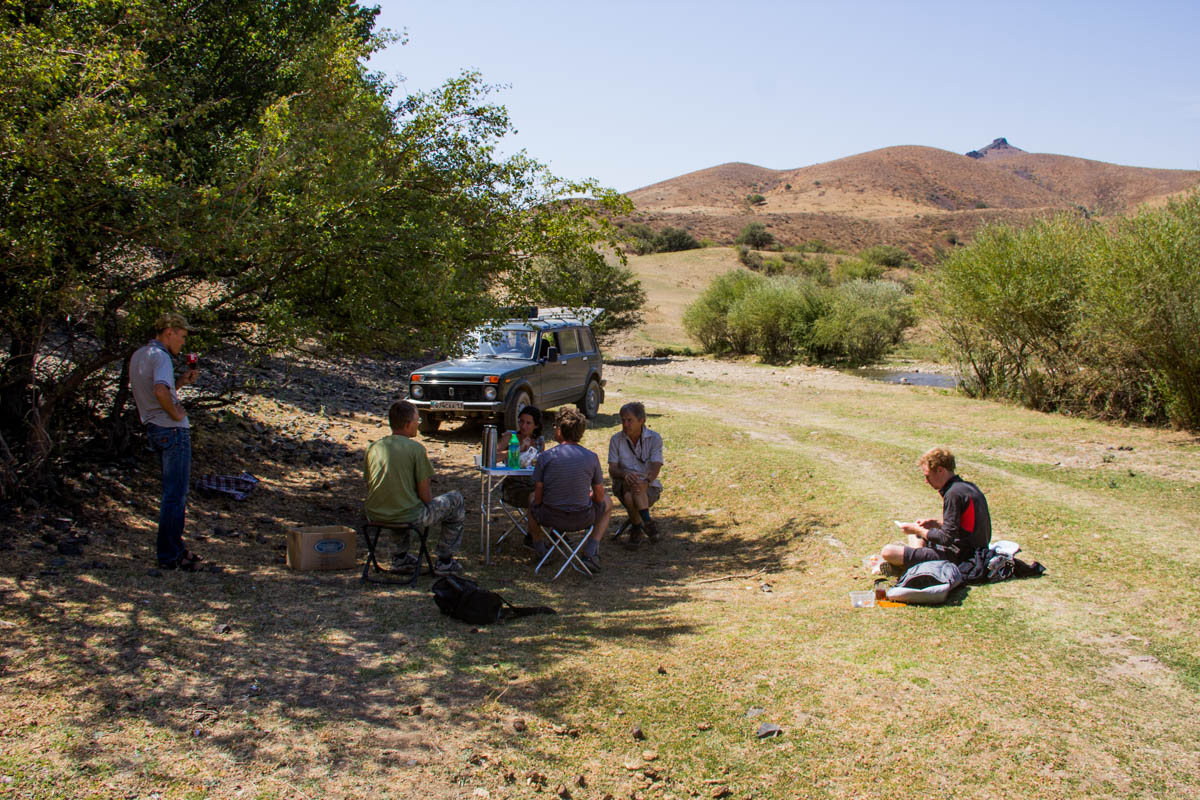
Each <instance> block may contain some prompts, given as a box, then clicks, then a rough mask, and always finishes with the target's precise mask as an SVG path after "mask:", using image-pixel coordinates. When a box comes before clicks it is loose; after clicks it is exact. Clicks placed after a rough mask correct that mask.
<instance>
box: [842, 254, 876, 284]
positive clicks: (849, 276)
mask: <svg viewBox="0 0 1200 800" xmlns="http://www.w3.org/2000/svg"><path fill="white" fill-rule="evenodd" d="M882 275H883V267H882V266H880V265H879V264H875V263H872V262H868V261H861V260H859V259H857V258H847V259H842V260H840V261H838V262H837V264H835V265H834V267H833V280H834V282H835V283H846V282H847V281H857V280H867V281H873V280H878V279H879V277H880V276H882Z"/></svg>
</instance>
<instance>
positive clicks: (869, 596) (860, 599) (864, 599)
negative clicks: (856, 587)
mask: <svg viewBox="0 0 1200 800" xmlns="http://www.w3.org/2000/svg"><path fill="white" fill-rule="evenodd" d="M850 605H851V606H853V607H854V608H873V607H874V606H875V590H874V589H872V590H869V591H866V592H851V593H850Z"/></svg>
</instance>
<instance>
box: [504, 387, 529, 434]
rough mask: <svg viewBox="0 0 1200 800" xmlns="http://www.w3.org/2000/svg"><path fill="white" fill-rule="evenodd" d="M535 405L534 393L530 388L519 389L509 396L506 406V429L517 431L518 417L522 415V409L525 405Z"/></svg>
mask: <svg viewBox="0 0 1200 800" xmlns="http://www.w3.org/2000/svg"><path fill="white" fill-rule="evenodd" d="M531 405H533V395H531V394H530V393H529V390H528V389H524V388H522V389H517V390H516V391H515V392H513V393H512V394H510V395H509V396H508V403H507V405H505V406H504V430H506V431H515V430H516V429H517V417H519V416H520V415H521V409H522V408H524V407H525V406H531Z"/></svg>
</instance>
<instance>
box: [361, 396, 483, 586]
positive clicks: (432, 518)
mask: <svg viewBox="0 0 1200 800" xmlns="http://www.w3.org/2000/svg"><path fill="white" fill-rule="evenodd" d="M388 422H389V424H390V425H391V426H392V435H391V436H385V437H383V438H382V439H380V440H379V441H377V442H374V443H373V444H372V445H371V446H370V447H368V448H367V462H366V476H367V503H366V506H367V520H368V521H369V522H377V523H385V524H387V523H392V524H395V523H399V522H411V523H413V524H414V525H416V526H417V527H420V528H424V527H426V526H433V525H436V524H438V523H441V525H442V535H441V538H440V539H439V540H438V544H437V556H438V560H437V563H436V564H435V565H434V567H433V572H434V574H435V575H461V574H462V571H463V568H462V564H459V563H458V562H457V561H455V560H454V554H455V553H457V552H458V548H459V545H461V544H462V537H463V522H464V521H465V519H466V505H465V503H464V502H463V496H462V493H461V492H459V491H457V490H456V491H453V492H447V493H446V494H440V495H438V496H437V497H434V496H433V494H432V493H431V492H430V490H429V479H430V478H431V477H433V467H432V466H430V464H429V456H428V455H427V454H426V453H425V448H424V447H422V446H421V443H420V442H418V441H416V436H417V425H418V423H419V422H420V415H419V414H418V413H417V407H416V406H414V405H413V404H412V403H410V402H408V401H407V400H397V401H396V402H395V403H392V407H391V408H390V409H389V410H388ZM409 538H410V537H409V531H408V530H407V529H405V530H403V531H397V532H396V554H395V556H393V558H392V568H393V569H400V570H415V569H417V568H418V566H419V564H418V561H417V557H416V556H415V555H413V554H412V553H410V552H408V545H409Z"/></svg>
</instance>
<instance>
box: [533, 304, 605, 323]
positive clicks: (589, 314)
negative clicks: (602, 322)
mask: <svg viewBox="0 0 1200 800" xmlns="http://www.w3.org/2000/svg"><path fill="white" fill-rule="evenodd" d="M531 310H532V311H535V312H536V314H534V315H531V316H534V317H536V318H537V319H577V320H579V321H580V322H582V323H583V324H584V325H591V324H592V321H593V320H595V319H596V317H598V316H600V315H601V314H603V313H604V309H603V308H590V307H586V306H585V307H583V308H567V307H566V306H557V307H554V308H532V309H531Z"/></svg>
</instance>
